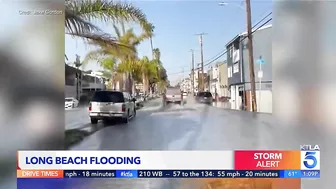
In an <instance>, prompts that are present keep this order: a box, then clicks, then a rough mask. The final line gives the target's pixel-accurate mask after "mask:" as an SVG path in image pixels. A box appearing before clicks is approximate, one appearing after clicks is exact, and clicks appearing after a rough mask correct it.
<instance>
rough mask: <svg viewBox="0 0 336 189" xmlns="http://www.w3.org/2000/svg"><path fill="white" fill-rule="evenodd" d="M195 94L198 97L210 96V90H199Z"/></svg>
mask: <svg viewBox="0 0 336 189" xmlns="http://www.w3.org/2000/svg"><path fill="white" fill-rule="evenodd" d="M197 96H200V97H212V94H211V93H210V92H200V93H198V94H197Z"/></svg>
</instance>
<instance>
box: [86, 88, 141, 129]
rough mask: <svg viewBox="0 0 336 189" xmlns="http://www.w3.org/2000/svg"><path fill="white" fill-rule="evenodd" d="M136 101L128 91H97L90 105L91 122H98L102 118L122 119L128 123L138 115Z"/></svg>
mask: <svg viewBox="0 0 336 189" xmlns="http://www.w3.org/2000/svg"><path fill="white" fill-rule="evenodd" d="M135 101H136V99H134V98H132V97H131V95H130V94H129V93H127V92H121V91H97V92H95V93H94V95H93V98H92V101H91V102H90V106H89V112H90V113H89V114H90V118H91V123H92V124H97V123H98V120H101V119H103V120H107V119H121V120H122V122H123V123H128V120H129V119H130V118H132V117H135V115H136V106H135Z"/></svg>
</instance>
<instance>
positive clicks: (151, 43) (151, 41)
mask: <svg viewBox="0 0 336 189" xmlns="http://www.w3.org/2000/svg"><path fill="white" fill-rule="evenodd" d="M150 45H151V49H152V59H154V48H153V39H152V37H150Z"/></svg>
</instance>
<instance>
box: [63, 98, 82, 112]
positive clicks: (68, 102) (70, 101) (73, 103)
mask: <svg viewBox="0 0 336 189" xmlns="http://www.w3.org/2000/svg"><path fill="white" fill-rule="evenodd" d="M78 104H79V102H78V100H77V99H76V98H73V97H68V98H65V104H64V107H65V108H66V109H68V108H75V107H77V106H78Z"/></svg>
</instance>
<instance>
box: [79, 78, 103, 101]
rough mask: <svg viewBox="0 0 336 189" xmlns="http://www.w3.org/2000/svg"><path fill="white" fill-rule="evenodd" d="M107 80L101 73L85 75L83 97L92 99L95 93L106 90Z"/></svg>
mask: <svg viewBox="0 0 336 189" xmlns="http://www.w3.org/2000/svg"><path fill="white" fill-rule="evenodd" d="M105 82H106V79H105V78H104V77H103V76H102V73H100V72H91V73H84V74H83V79H82V90H83V94H82V96H85V97H89V98H90V97H91V96H92V95H93V93H94V92H95V91H101V90H105V89H106V85H105Z"/></svg>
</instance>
